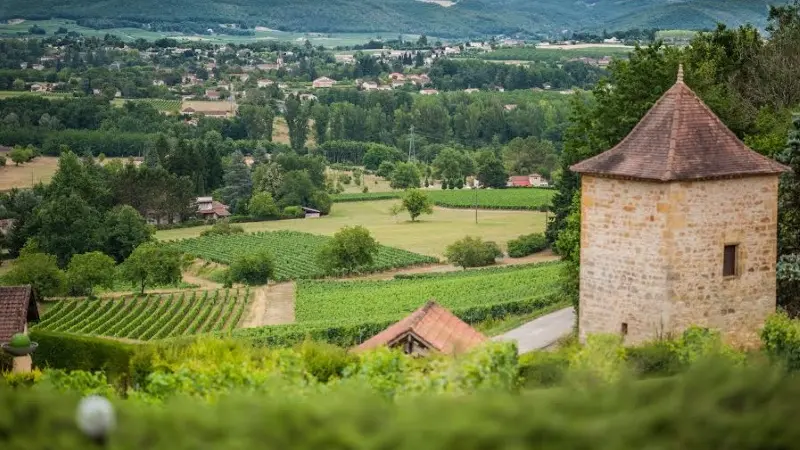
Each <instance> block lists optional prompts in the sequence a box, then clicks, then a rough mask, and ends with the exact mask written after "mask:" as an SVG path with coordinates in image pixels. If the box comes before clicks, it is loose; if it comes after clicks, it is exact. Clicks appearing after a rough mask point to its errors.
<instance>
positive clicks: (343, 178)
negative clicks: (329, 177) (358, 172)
mask: <svg viewBox="0 0 800 450" xmlns="http://www.w3.org/2000/svg"><path fill="white" fill-rule="evenodd" d="M337 181H338V182H339V183H342V184H350V183H352V182H353V177H352V176H350V174H347V173H340V174H339V176H338V177H337Z"/></svg>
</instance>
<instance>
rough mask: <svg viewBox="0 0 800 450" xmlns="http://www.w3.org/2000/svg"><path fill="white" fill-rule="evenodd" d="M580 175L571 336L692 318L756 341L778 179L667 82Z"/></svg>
mask: <svg viewBox="0 0 800 450" xmlns="http://www.w3.org/2000/svg"><path fill="white" fill-rule="evenodd" d="M570 169H571V170H572V171H573V172H576V173H579V174H581V254H580V261H581V265H580V307H579V308H578V311H579V317H578V324H579V326H578V327H579V330H580V339H581V340H585V339H586V336H587V335H589V334H593V333H615V334H619V335H622V336H623V337H624V339H625V342H626V344H633V345H635V344H638V343H642V342H646V341H648V340H653V339H657V338H658V337H660V336H669V335H676V334H680V333H681V332H683V331H684V330H685V329H687V328H688V327H690V326H692V325H696V326H700V327H707V328H712V329H717V330H719V331H720V332H721V333H722V335H723V336H724V338H725V340H726V341H727V342H729V343H731V344H734V345H742V346H751V345H758V344H759V330H760V329H761V328H762V327H763V325H764V322H765V320H766V319H767V317H768V316H769V315H770V314H772V313H774V312H775V308H776V295H775V291H776V280H775V270H776V261H777V225H778V205H777V203H778V202H777V195H778V178H779V176H780V174H781V173H783V172H785V171H787V170H789V168H788V167H786V166H783V165H781V164H779V163H777V162H775V161H774V160H772V159H770V158H767V157H766V156H763V155H761V154H759V153H757V152H754V151H753V150H751V149H750V148H748V147H747V146H746V145H745V144H744V143H743V142H742V141H740V140H739V139H738V138H737V137H736V135H735V134H733V132H731V131H730V130H729V129H728V128H727V127H726V126H725V125H724V124H723V123H722V121H721V120H720V119H719V118H718V117H717V116H716V115H714V113H713V112H712V111H711V109H709V108H708V106H706V104H705V103H703V101H702V100H700V98H699V97H698V96H697V95H696V94H695V93H694V92H693V91H692V90H691V89H690V88H689V87H688V86H687V85H686V84H685V83H684V81H683V70H682V69H679V70H678V79H677V82H676V83H675V84H674V85H673V86H672V87H671V88H670V89H669V90H667V92H666V93H664V95H663V96H662V97H661V98H660V99H659V100H658V101H657V102H656V103H655V104H654V105H653V107H652V108H651V109H650V110H649V111H648V112H647V114H645V116H644V117H643V118H642V120H641V121H640V122H639V123H638V124H637V125H636V127H634V128H633V130H632V131H631V132H630V134H628V136H627V137H625V139H623V140H622V141H621V142H620V143H619V144H617V145H616V146H615V147H613V148H611V149H610V150H607V151H605V152H603V153H601V154H599V155H597V156H594V157H592V158H589V159H587V160H584V161H582V162H579V163H577V164H575V165H573V166H572V167H570Z"/></svg>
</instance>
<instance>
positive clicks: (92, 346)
mask: <svg viewBox="0 0 800 450" xmlns="http://www.w3.org/2000/svg"><path fill="white" fill-rule="evenodd" d="M30 337H31V340H32V341H34V342H37V343H38V344H39V346H38V347H37V348H36V351H35V352H33V353H32V354H31V357H32V358H33V364H34V365H36V367H39V368H42V369H43V368H51V369H65V370H86V371H98V370H102V371H104V372H105V373H106V375H107V376H108V378H109V379H110V380H112V381H114V382H116V383H117V384H118V385H119V386H126V385H127V384H128V381H129V370H130V359H131V356H132V355H133V351H134V347H135V346H133V345H131V344H125V343H122V342H117V341H112V340H107V339H102V338H95V337H89V336H76V335H72V334H62V333H54V332H49V331H39V330H36V329H34V330H32V331H31V332H30Z"/></svg>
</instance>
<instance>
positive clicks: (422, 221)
mask: <svg viewBox="0 0 800 450" xmlns="http://www.w3.org/2000/svg"><path fill="white" fill-rule="evenodd" d="M396 203H397V200H385V201H370V202H349V203H336V204H334V205H333V208H332V209H331V214H330V215H328V216H325V217H322V218H319V219H292V220H273V221H267V222H252V223H243V224H240V225H241V226H242V228H244V230H245V231H246V232H255V231H274V230H292V231H302V232H306V233H313V234H322V235H328V236H330V235H333V234H334V233H336V232H337V231H338V230H339V229H340V228H342V227H344V226H350V225H362V226H364V227H366V228H367V229H368V230H369V231H370V233H371V234H372V236H373V237H374V238H375V239H376V240H377V241H378V242H380V243H381V244H383V245H386V246H390V247H396V248H401V249H404V250H408V251H410V252H414V253H419V254H423V255H430V256H437V257H441V256H442V255H443V254H444V249H445V247H446V246H447V245H449V244H451V243H452V242H453V241H456V240H458V239H461V238H463V237H464V236H466V235H474V236H481V237H483V238H484V239H485V240H492V241H495V242H497V243H498V245H500V246H501V247H504V246H505V243H506V241H508V240H509V239H513V238H516V237H517V236H519V235H521V234H529V233H541V232H543V231H544V227H545V213H541V212H534V211H503V210H482V211H478V222H477V223H476V222H475V211H471V210H468V209H445V208H438V207H437V208H434V212H433V214H432V215H425V216H422V217H420V218H419V220H418V221H417V222H410V221H409V220H408V215H406V214H403V215H400V216H397V217H392V216H391V215H390V214H389V209H390V208H391V206H392V205H394V204H396ZM209 228H210V226H202V227H191V228H177V229H173V230H161V231H158V232H157V233H156V238H157V239H159V240H176V239H185V238H192V237H197V236H199V235H200V233H201V232H202V231H204V230H207V229H209Z"/></svg>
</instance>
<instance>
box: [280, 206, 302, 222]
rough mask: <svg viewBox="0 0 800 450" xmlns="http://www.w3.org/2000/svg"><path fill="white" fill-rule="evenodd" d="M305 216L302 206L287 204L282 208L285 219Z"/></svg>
mask: <svg viewBox="0 0 800 450" xmlns="http://www.w3.org/2000/svg"><path fill="white" fill-rule="evenodd" d="M305 216H306V213H305V212H303V208H301V207H299V206H287V207H286V208H283V217H284V218H286V219H302V218H303V217H305Z"/></svg>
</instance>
